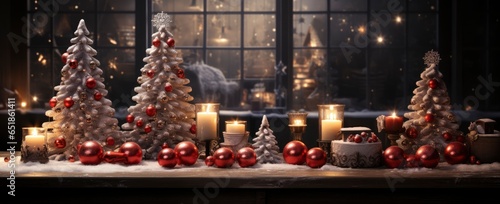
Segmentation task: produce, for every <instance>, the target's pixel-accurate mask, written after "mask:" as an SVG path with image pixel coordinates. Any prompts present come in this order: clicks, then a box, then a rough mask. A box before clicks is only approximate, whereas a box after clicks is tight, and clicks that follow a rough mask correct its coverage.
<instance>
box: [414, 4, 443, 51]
mask: <svg viewBox="0 0 500 204" xmlns="http://www.w3.org/2000/svg"><path fill="white" fill-rule="evenodd" d="M409 16H410V19H409V23H408V46H409V47H426V48H427V49H431V48H435V47H437V39H436V38H437V29H438V28H437V18H436V14H429V13H423V14H410V15H409ZM422 56H423V55H422Z"/></svg>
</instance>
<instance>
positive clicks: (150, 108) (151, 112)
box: [146, 105, 156, 117]
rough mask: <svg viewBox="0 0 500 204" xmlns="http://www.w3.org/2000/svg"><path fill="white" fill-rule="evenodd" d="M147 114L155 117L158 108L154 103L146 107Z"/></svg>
mask: <svg viewBox="0 0 500 204" xmlns="http://www.w3.org/2000/svg"><path fill="white" fill-rule="evenodd" d="M146 115H148V116H150V117H153V116H155V115H156V108H155V106H154V105H149V106H148V107H147V108H146Z"/></svg>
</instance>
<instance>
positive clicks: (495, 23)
mask: <svg viewBox="0 0 500 204" xmlns="http://www.w3.org/2000/svg"><path fill="white" fill-rule="evenodd" d="M489 18H490V23H489V24H488V25H489V26H490V35H489V36H488V37H489V38H488V39H489V40H490V45H492V46H493V47H495V48H500V40H498V37H497V36H500V13H497V12H491V13H489Z"/></svg>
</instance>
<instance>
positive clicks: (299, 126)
mask: <svg viewBox="0 0 500 204" xmlns="http://www.w3.org/2000/svg"><path fill="white" fill-rule="evenodd" d="M306 120H307V112H304V111H299V112H289V113H288V121H289V123H288V127H290V132H291V133H292V135H293V140H302V134H304V132H305V131H306V126H307V124H306Z"/></svg>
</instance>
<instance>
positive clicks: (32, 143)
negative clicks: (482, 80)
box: [24, 130, 45, 148]
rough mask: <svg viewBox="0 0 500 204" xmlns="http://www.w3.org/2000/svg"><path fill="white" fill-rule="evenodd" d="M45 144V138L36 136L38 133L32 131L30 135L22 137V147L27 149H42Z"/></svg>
mask: <svg viewBox="0 0 500 204" xmlns="http://www.w3.org/2000/svg"><path fill="white" fill-rule="evenodd" d="M44 144H45V137H44V136H43V135H38V131H36V130H34V131H33V133H32V134H31V135H26V136H25V137H24V145H25V146H28V147H29V148H36V147H39V148H42V147H43V145H44Z"/></svg>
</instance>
